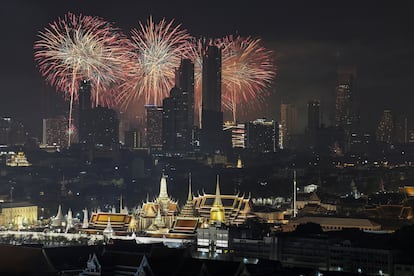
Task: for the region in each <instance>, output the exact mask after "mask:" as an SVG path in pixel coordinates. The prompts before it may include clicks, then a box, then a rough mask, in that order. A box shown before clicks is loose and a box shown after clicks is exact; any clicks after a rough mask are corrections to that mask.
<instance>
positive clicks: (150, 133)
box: [145, 105, 163, 149]
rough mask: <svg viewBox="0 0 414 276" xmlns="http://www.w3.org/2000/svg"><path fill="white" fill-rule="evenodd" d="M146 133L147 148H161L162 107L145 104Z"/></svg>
mask: <svg viewBox="0 0 414 276" xmlns="http://www.w3.org/2000/svg"><path fill="white" fill-rule="evenodd" d="M145 110H146V120H147V121H146V135H147V139H146V141H147V147H148V148H149V149H162V128H163V126H162V113H163V111H162V107H160V106H156V105H146V106H145Z"/></svg>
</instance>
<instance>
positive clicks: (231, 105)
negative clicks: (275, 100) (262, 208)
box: [216, 36, 276, 121]
mask: <svg viewBox="0 0 414 276" xmlns="http://www.w3.org/2000/svg"><path fill="white" fill-rule="evenodd" d="M216 43H218V44H221V48H222V80H223V85H222V102H223V107H224V109H227V110H231V111H232V113H233V121H236V116H237V108H238V107H240V106H243V107H247V108H249V107H254V106H255V105H257V104H258V103H260V102H261V101H262V100H263V99H264V98H265V97H266V95H267V92H268V89H269V86H270V84H271V83H272V81H273V79H274V77H275V74H276V71H275V66H274V64H273V60H272V52H271V51H270V50H268V49H266V48H265V47H263V46H262V45H261V40H260V39H253V38H251V37H247V38H243V37H241V36H237V37H233V36H227V37H225V38H223V39H221V40H220V41H218V42H216Z"/></svg>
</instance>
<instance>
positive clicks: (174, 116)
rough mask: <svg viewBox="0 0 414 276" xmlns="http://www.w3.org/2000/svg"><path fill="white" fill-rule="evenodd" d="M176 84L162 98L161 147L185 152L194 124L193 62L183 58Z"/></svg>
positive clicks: (188, 146)
mask: <svg viewBox="0 0 414 276" xmlns="http://www.w3.org/2000/svg"><path fill="white" fill-rule="evenodd" d="M175 83H176V85H175V86H174V87H173V88H172V89H171V91H170V96H169V97H167V98H165V99H164V100H163V122H162V125H163V129H162V139H163V149H164V150H166V151H174V152H185V151H189V150H191V148H192V132H193V125H194V64H193V63H192V62H191V60H188V59H183V60H182V61H181V64H180V68H179V69H178V71H176V80H175Z"/></svg>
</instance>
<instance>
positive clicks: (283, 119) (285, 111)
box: [280, 103, 298, 148]
mask: <svg viewBox="0 0 414 276" xmlns="http://www.w3.org/2000/svg"><path fill="white" fill-rule="evenodd" d="M280 125H281V127H282V130H281V134H282V135H281V136H282V139H281V140H282V141H283V144H282V145H281V147H282V148H288V147H289V146H290V142H291V139H292V135H294V134H297V132H298V111H297V108H296V106H295V105H294V104H291V103H282V104H281V105H280Z"/></svg>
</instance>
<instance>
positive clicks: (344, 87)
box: [335, 66, 357, 129]
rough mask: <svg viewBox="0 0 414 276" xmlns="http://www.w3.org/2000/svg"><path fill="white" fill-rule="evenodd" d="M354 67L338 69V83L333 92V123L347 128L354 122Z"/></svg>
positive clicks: (355, 115)
mask: <svg viewBox="0 0 414 276" xmlns="http://www.w3.org/2000/svg"><path fill="white" fill-rule="evenodd" d="M355 74H356V72H355V68H353V67H344V66H341V67H339V69H338V83H337V86H336V91H335V92H336V94H335V124H336V126H339V127H342V128H344V129H348V128H349V127H351V126H352V124H353V123H355V120H356V117H357V114H356V102H355V91H354V90H355Z"/></svg>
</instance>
